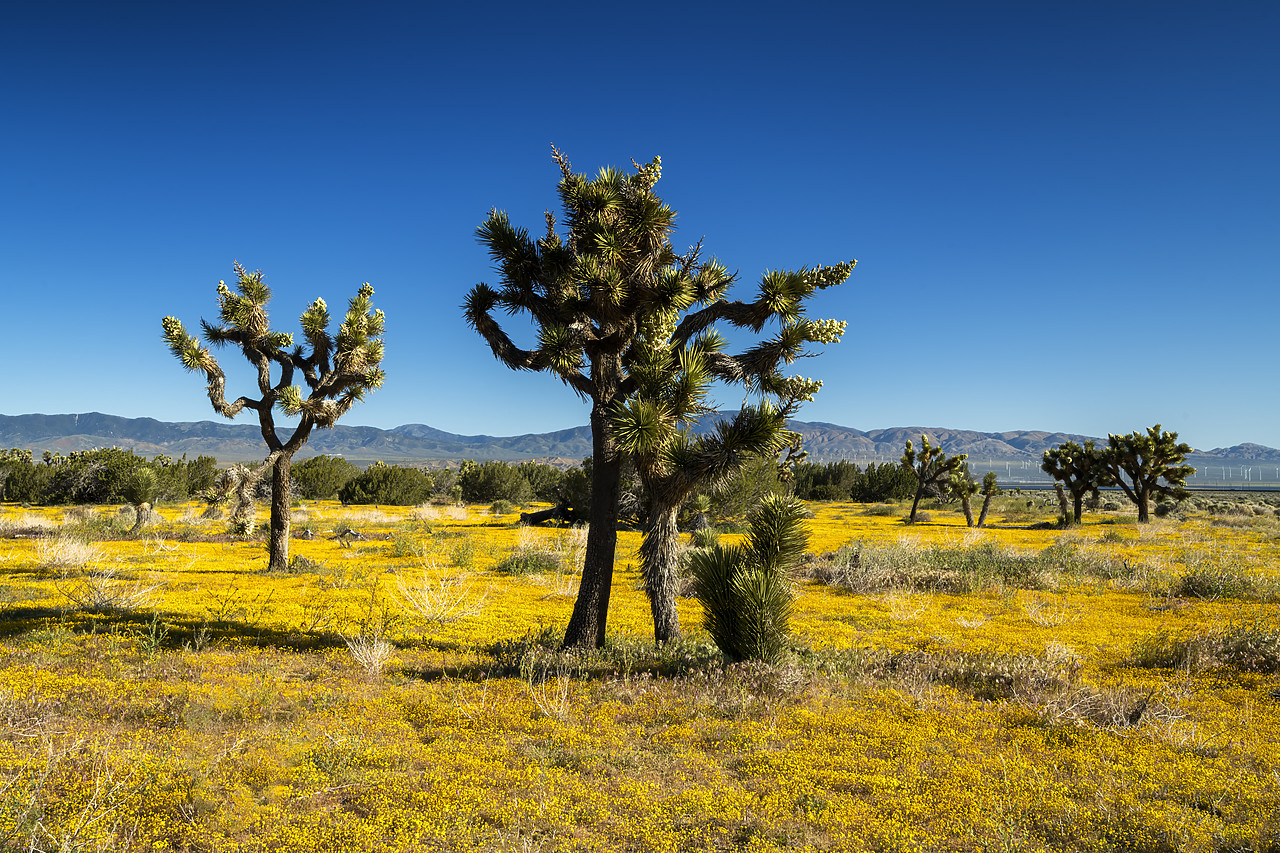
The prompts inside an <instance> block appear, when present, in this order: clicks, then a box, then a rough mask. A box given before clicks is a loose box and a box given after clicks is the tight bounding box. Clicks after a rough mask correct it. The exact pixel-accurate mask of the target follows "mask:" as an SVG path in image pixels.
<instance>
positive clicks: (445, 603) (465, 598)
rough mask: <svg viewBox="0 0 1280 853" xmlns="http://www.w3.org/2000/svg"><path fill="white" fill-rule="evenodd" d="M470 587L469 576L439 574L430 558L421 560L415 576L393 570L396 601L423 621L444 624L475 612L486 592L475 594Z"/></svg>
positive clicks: (482, 607) (481, 603)
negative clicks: (407, 575) (409, 576)
mask: <svg viewBox="0 0 1280 853" xmlns="http://www.w3.org/2000/svg"><path fill="white" fill-rule="evenodd" d="M474 590H475V579H474V578H473V577H472V576H469V575H458V576H456V577H441V576H440V574H439V570H438V569H437V567H436V566H435V564H434V563H433V562H431V561H430V560H426V561H424V563H423V566H422V569H421V571H420V572H419V573H418V574H417V576H416V577H412V578H406V577H405V576H404V575H403V574H401V573H399V572H397V573H396V591H397V593H398V596H397V599H396V600H397V601H398V602H399V604H400V606H401V607H403V608H404V609H405V610H407V611H408V612H409V613H411V614H413V616H414V617H415V618H417V619H419V620H421V621H423V622H428V623H435V624H438V625H445V624H449V623H452V622H457V621H458V620H460V619H466V618H467V617H469V616H475V615H477V614H479V613H480V612H481V611H483V610H484V605H485V602H486V601H487V600H488V597H489V593H488V591H485V592H482V593H479V594H477V593H476V592H475V591H474Z"/></svg>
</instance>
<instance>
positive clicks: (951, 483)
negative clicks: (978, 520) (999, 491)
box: [947, 462, 978, 527]
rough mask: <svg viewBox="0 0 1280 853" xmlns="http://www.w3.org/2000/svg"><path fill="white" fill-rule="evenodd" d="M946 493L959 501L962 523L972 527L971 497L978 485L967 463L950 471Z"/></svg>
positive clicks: (975, 492)
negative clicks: (962, 516) (961, 510)
mask: <svg viewBox="0 0 1280 853" xmlns="http://www.w3.org/2000/svg"><path fill="white" fill-rule="evenodd" d="M947 491H948V492H950V493H951V496H952V497H955V498H959V499H960V506H961V508H962V509H964V523H965V525H966V526H967V527H973V496H974V495H975V494H977V491H978V484H977V482H975V481H974V479H973V475H972V474H970V473H969V463H968V462H966V463H964V464H963V465H961V466H959V467H958V468H955V469H954V470H952V472H951V478H950V479H949V480H948V482H947Z"/></svg>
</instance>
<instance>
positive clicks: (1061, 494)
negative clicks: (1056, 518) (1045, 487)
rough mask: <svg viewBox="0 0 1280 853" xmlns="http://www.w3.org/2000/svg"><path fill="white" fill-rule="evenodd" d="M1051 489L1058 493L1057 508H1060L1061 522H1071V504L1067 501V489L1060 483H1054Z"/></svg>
mask: <svg viewBox="0 0 1280 853" xmlns="http://www.w3.org/2000/svg"><path fill="white" fill-rule="evenodd" d="M1053 490H1054V491H1055V492H1057V493H1058V508H1059V509H1060V510H1062V523H1063V524H1070V523H1071V505H1070V504H1069V503H1067V490H1066V489H1064V488H1062V484H1061V483H1054V484H1053Z"/></svg>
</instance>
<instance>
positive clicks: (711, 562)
mask: <svg viewBox="0 0 1280 853" xmlns="http://www.w3.org/2000/svg"><path fill="white" fill-rule="evenodd" d="M804 517H805V510H804V506H803V504H801V503H800V502H799V501H797V500H794V499H792V498H786V497H782V496H780V495H770V496H768V497H766V498H765V499H764V500H763V501H761V503H760V505H759V506H758V507H757V508H756V509H755V511H754V512H752V514H751V516H750V519H749V520H750V531H749V532H748V534H747V538H746V541H745V542H744V543H742V544H741V545H730V546H725V545H716V546H715V547H714V548H709V549H707V550H700V551H696V552H694V553H693V554H692V556H691V557H690V561H689V567H690V570H691V571H692V573H693V584H694V595H695V596H696V597H697V599H698V602H699V603H700V604H701V605H702V612H703V620H702V622H703V626H704V627H705V628H706V629H707V633H709V634H710V635H711V639H712V640H713V641H714V642H715V644H716V646H717V647H718V648H719V649H720V651H721V652H722V653H723V654H724V656H725V657H727V658H729V659H730V660H732V661H742V660H762V661H765V662H767V663H777V662H778V661H779V660H780V659H781V658H782V657H783V655H784V654H786V651H787V641H788V638H789V637H790V634H791V611H792V604H793V601H794V598H795V596H794V593H793V592H792V585H791V571H792V569H793V568H794V567H795V566H796V565H797V564H798V563H799V562H800V558H801V557H802V556H803V554H804V551H805V548H806V547H807V545H808V542H809V537H808V533H807V532H806V531H805V529H804Z"/></svg>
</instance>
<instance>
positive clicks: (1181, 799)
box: [0, 495, 1280, 853]
mask: <svg viewBox="0 0 1280 853" xmlns="http://www.w3.org/2000/svg"><path fill="white" fill-rule="evenodd" d="M1028 501H1030V502H1031V505H1030V506H1028V505H1027V504H1028ZM908 506H909V505H903V504H882V505H878V506H867V505H857V504H842V503H827V504H813V505H811V506H810V510H811V513H812V516H813V517H811V518H808V519H807V520H804V521H803V522H802V524H803V528H804V531H805V533H806V535H807V538H808V545H807V548H806V549H805V556H804V557H803V559H802V561H801V562H799V563H798V564H797V565H795V566H794V567H793V568H792V569H791V574H790V578H791V584H792V586H791V589H792V593H793V595H794V598H793V599H792V601H791V603H790V618H789V621H788V626H789V632H787V633H785V635H783V637H782V639H781V641H780V643H779V644H778V645H777V646H776V654H775V653H772V652H771V653H770V654H769V655H768V656H769V657H771V658H772V659H771V660H770V661H768V662H763V661H759V660H750V659H745V660H741V661H738V662H734V660H732V659H731V658H729V657H726V655H725V654H723V653H722V652H721V651H720V650H719V649H718V648H717V646H716V643H715V642H714V641H713V638H712V637H711V636H710V635H708V634H706V633H703V632H702V631H699V630H697V629H696V626H698V625H700V624H701V620H702V614H703V610H702V607H701V606H700V605H699V603H698V601H697V599H695V598H693V597H689V595H690V594H691V593H692V592H693V591H694V585H693V584H692V583H689V584H687V585H685V586H683V587H682V597H680V598H679V599H678V601H677V606H678V607H679V608H680V610H681V615H682V619H683V621H684V624H685V625H686V626H688V630H686V633H685V636H684V637H683V638H682V639H680V640H678V641H674V642H671V643H667V644H665V645H662V646H655V645H654V643H653V641H652V620H651V614H650V609H649V605H648V601H647V598H646V596H645V593H644V591H643V586H642V583H641V578H640V573H639V569H638V566H639V552H638V548H639V539H640V537H639V534H637V533H632V532H627V531H623V532H620V533H619V534H618V536H619V546H620V547H619V551H618V562H617V566H616V572H617V575H618V582H617V583H616V584H615V586H614V589H613V595H612V604H611V612H610V624H611V626H613V627H612V633H610V635H609V636H608V638H607V642H606V643H605V644H604V646H603V647H602V648H600V649H594V650H582V649H575V650H569V651H564V650H561V640H562V638H563V636H564V626H565V624H566V622H567V620H568V618H569V615H570V612H571V610H572V606H573V601H572V594H573V591H574V588H575V587H576V585H577V582H578V580H579V574H578V572H579V571H580V567H581V563H582V559H583V550H584V547H585V542H586V536H585V534H584V533H583V531H581V529H577V530H575V529H573V528H565V527H560V528H554V527H547V528H522V527H521V526H520V525H519V524H518V515H517V514H516V513H515V512H514V511H511V512H504V513H501V514H497V515H495V514H494V513H493V512H491V510H490V507H489V506H488V505H484V506H471V507H459V506H456V505H446V506H430V505H425V506H418V507H404V508H396V507H388V506H382V507H379V508H378V509H373V508H357V507H350V508H346V507H342V506H339V505H337V504H335V503H330V502H315V503H308V504H306V506H305V507H303V506H299V507H295V509H294V519H293V529H294V532H295V540H294V542H293V556H294V559H293V560H292V561H291V564H290V569H289V570H288V571H268V570H267V568H268V559H267V557H268V555H267V550H266V547H265V546H266V539H265V536H266V534H265V532H263V533H259V534H258V535H257V536H254V537H248V538H243V537H232V536H229V535H227V533H226V524H225V522H223V521H217V520H210V519H202V518H201V517H200V516H201V513H200V510H201V507H200V506H199V505H186V506H181V505H162V506H161V507H160V509H159V515H160V517H159V519H158V520H157V521H156V523H155V524H154V525H152V526H151V527H149V528H147V530H146V533H145V535H128V533H127V531H128V529H129V519H123V520H122V519H121V518H120V515H121V514H120V513H118V512H117V510H116V508H114V507H113V508H110V509H87V510H76V511H74V512H69V511H67V510H66V509H65V508H52V507H50V508H41V507H34V508H22V507H19V506H13V505H6V506H4V507H2V508H0V537H3V538H0V602H2V603H3V610H0V636H2V637H3V639H0V720H2V721H3V723H4V727H3V729H0V790H3V792H4V796H3V798H0V849H12V850H37V851H54V850H58V851H63V850H67V851H70V850H107V849H109V850H122V851H143V850H148V851H151V850H174V851H221V850H236V849H239V850H244V851H269V850H289V851H332V850H347V849H360V850H364V849H367V850H380V851H398V850H403V851H418V850H475V851H489V850H492V851H500V850H501V851H505V850H543V851H560V850H566V851H567V850H586V849H616V850H635V851H666V850H673V849H681V850H726V849H745V850H761V851H764V850H784V849H786V850H790V849H805V850H817V851H821V850H867V851H872V850H875V851H897V850H902V851H905V850H958V851H985V850H1036V851H1075V850H1097V851H1120V850H1124V851H1170V852H1172V851H1183V850H1215V851H1224V853H1225V851H1252V850H1259V851H1263V850H1275V849H1280V821H1278V820H1277V818H1276V815H1277V814H1280V621H1278V617H1277V614H1276V610H1275V606H1276V604H1275V603H1276V601H1277V600H1278V598H1277V596H1276V592H1275V591H1276V589H1277V580H1278V579H1280V572H1278V571H1277V569H1276V568H1275V567H1276V566H1277V565H1280V518H1278V517H1277V516H1276V514H1275V513H1274V511H1273V509H1274V504H1272V503H1269V502H1267V500H1266V499H1265V498H1259V497H1258V496H1252V497H1249V496H1244V497H1241V498H1238V499H1233V498H1230V497H1224V496H1209V495H1197V496H1194V497H1192V498H1191V499H1189V500H1187V501H1184V502H1182V504H1180V505H1179V509H1178V510H1177V511H1176V512H1172V513H1169V514H1167V515H1166V516H1164V517H1157V518H1154V519H1152V520H1151V522H1150V523H1146V524H1141V525H1139V524H1137V523H1136V515H1135V510H1134V508H1133V507H1132V506H1131V505H1130V506H1128V507H1126V508H1123V509H1121V510H1117V511H1111V512H1108V511H1105V510H1101V509H1099V510H1096V511H1094V512H1092V513H1090V514H1088V515H1086V516H1085V517H1084V519H1083V521H1082V523H1081V524H1079V525H1074V526H1072V527H1070V528H1068V529H1066V530H1063V529H1060V528H1059V527H1058V526H1057V525H1056V523H1055V519H1056V515H1057V513H1058V512H1059V511H1060V507H1059V506H1058V505H1057V502H1056V501H1053V500H1052V499H1050V500H1040V499H1039V498H1032V497H1030V496H1027V495H1004V496H999V497H995V498H994V499H993V503H992V506H991V509H990V514H989V518H988V520H987V526H986V527H985V528H981V529H979V528H976V527H975V528H970V527H968V526H967V525H966V524H965V520H964V517H963V514H962V512H961V511H960V508H959V507H958V506H956V505H955V504H954V503H951V504H947V503H942V502H938V501H932V502H931V501H927V500H926V501H924V502H923V506H925V507H927V510H928V513H929V515H930V517H931V520H930V521H928V522H924V521H922V520H921V519H920V518H919V517H917V522H916V523H915V524H912V525H906V524H904V523H903V516H905V515H906V514H907V510H908ZM503 509H514V508H506V507H504V508H503ZM1256 509H1262V510H1263V511H1262V512H1256V511H1255V510H1256ZM261 526H262V525H260V527H261ZM340 529H344V530H347V531H350V532H351V533H352V534H353V535H351V536H348V537H345V538H336V537H337V532H338V531H339V530H340ZM304 531H308V532H309V533H308V535H310V536H311V538H308V539H303V538H297V535H298V534H300V533H303V532H304ZM354 534H358V535H354ZM331 537H333V538H331ZM687 538H688V539H689V540H693V539H696V542H694V541H689V542H688V543H687V545H697V546H698V547H699V548H700V549H702V553H712V551H710V550H708V549H714V548H715V547H716V546H717V544H718V545H719V546H721V547H722V548H730V547H737V548H739V549H743V548H746V547H748V546H746V545H745V544H744V543H746V542H748V537H746V536H743V535H739V534H733V533H726V532H724V531H720V532H719V534H718V535H716V534H715V533H713V532H711V531H702V532H699V533H698V534H696V536H694V537H687ZM73 542H74V543H78V544H77V546H76V547H83V548H84V549H85V550H84V551H83V552H80V553H79V554H72V553H71V546H70V545H69V544H68V543H73ZM738 553H739V554H741V553H743V552H742V551H741V550H740V551H738ZM535 554H536V555H541V556H538V557H533V556H531V555H535ZM539 561H541V562H539ZM692 562H695V558H694V556H693V554H692V553H691V555H690V558H689V559H687V560H682V561H681V565H682V566H686V567H687V566H688V565H689V564H690V563H692ZM504 564H505V565H506V566H507V567H508V568H503V566H504ZM535 564H536V565H535ZM516 565H518V566H522V567H523V566H526V565H535V569H536V570H530V571H528V572H527V573H525V572H524V571H523V569H522V570H521V571H510V569H509V567H510V566H516ZM682 571H688V569H687V568H686V569H683V570H682ZM742 657H750V655H742Z"/></svg>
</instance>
